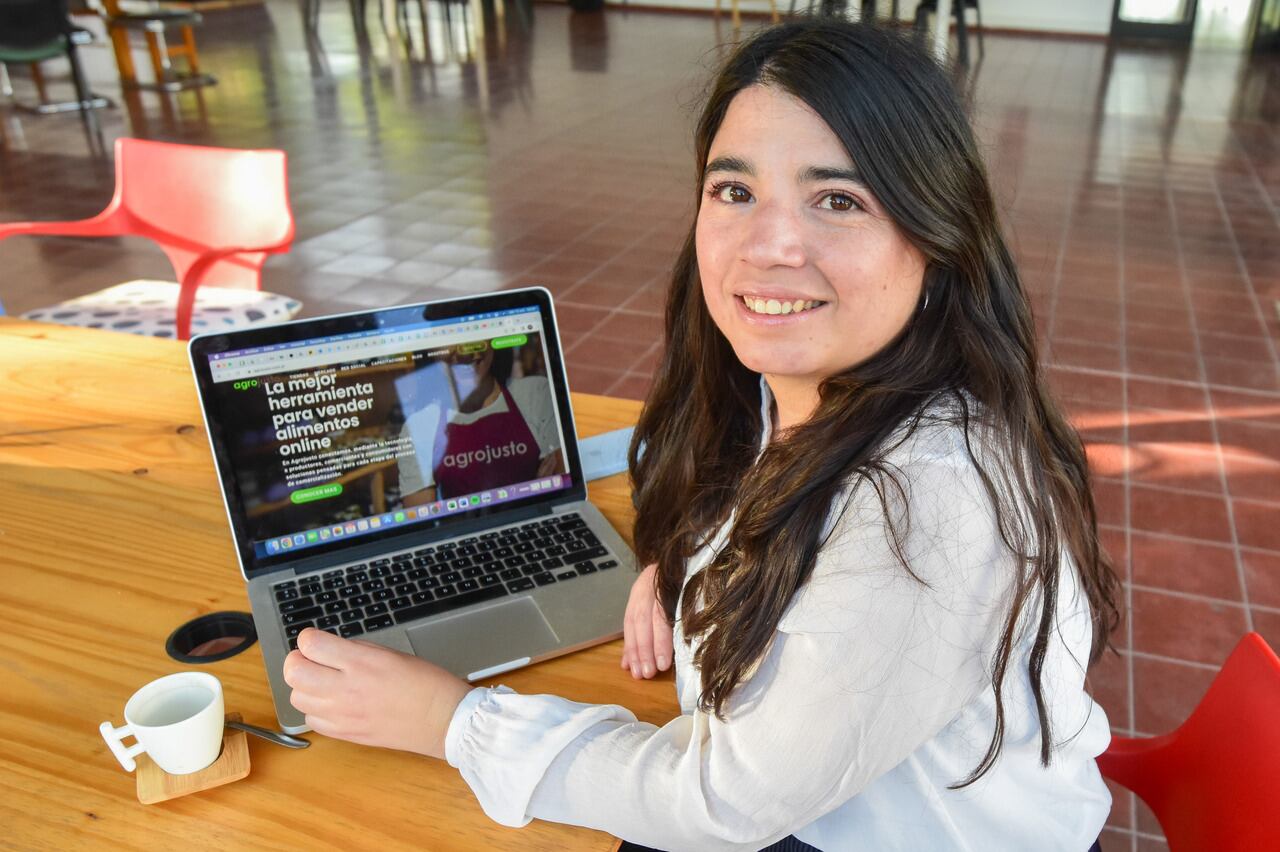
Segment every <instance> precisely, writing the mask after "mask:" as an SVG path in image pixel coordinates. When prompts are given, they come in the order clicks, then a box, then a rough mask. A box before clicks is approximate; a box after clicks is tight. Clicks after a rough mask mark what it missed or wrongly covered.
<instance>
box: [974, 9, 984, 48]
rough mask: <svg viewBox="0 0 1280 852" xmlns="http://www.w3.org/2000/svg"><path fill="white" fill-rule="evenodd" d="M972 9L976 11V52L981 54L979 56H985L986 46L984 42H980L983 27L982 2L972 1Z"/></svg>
mask: <svg viewBox="0 0 1280 852" xmlns="http://www.w3.org/2000/svg"><path fill="white" fill-rule="evenodd" d="M973 11H974V12H976V13H977V14H978V54H979V55H981V56H986V55H987V46H986V45H985V44H983V43H982V41H983V39H982V31H983V29H984V28H983V26H982V4H981V3H974V4H973Z"/></svg>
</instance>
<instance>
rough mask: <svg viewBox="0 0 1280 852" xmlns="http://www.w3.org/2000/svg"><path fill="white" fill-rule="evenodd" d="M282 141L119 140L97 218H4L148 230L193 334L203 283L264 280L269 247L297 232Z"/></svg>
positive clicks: (73, 228) (50, 227)
mask: <svg viewBox="0 0 1280 852" xmlns="http://www.w3.org/2000/svg"><path fill="white" fill-rule="evenodd" d="M293 233H294V228H293V213H292V211H290V209H289V193H288V183H287V178H286V173H285V153H284V152H283V151H274V150H263V151H241V150H234V149H229V148H207V147H203V146H198V145H175V144H170V143H167V142H149V141H145V140H141V139H117V140H116V190H115V195H114V197H113V198H112V199H111V203H110V204H108V205H107V209H105V210H103V211H102V212H101V213H99V214H98V215H97V216H94V217H93V218H92V219H82V220H80V221H76V222H16V223H11V224H7V225H0V240H2V239H4V238H6V237H11V236H14V235H16V234H46V235H57V236H74V237H119V236H141V237H149V238H150V239H152V240H154V241H155V242H157V243H159V244H160V247H161V248H162V249H164V253H165V254H166V255H167V256H168V257H169V261H170V262H171V263H172V264H173V268H174V270H175V271H176V272H177V276H178V282H179V285H180V288H179V291H178V299H177V317H176V334H177V336H178V337H179V338H181V339H184V340H185V339H186V338H188V337H190V334H191V313H192V308H193V306H194V305H195V299H196V290H197V288H199V287H200V286H202V285H210V286H217V287H232V288H241V289H249V290H261V289H262V264H263V262H264V261H265V260H266V257H267V255H268V254H275V253H279V252H286V251H288V250H289V247H290V245H291V244H292V242H293Z"/></svg>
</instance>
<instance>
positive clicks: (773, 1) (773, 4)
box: [769, 0, 780, 24]
mask: <svg viewBox="0 0 1280 852" xmlns="http://www.w3.org/2000/svg"><path fill="white" fill-rule="evenodd" d="M769 11H770V12H771V13H772V15H773V22H774V23H775V24H776V23H778V21H779V20H780V19H779V17H778V4H777V2H776V0H769Z"/></svg>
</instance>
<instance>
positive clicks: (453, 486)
mask: <svg viewBox="0 0 1280 852" xmlns="http://www.w3.org/2000/svg"><path fill="white" fill-rule="evenodd" d="M521 348H522V349H528V348H540V342H539V339H538V338H537V336H534V337H532V338H530V340H529V341H528V342H526V344H525V345H524V346H523V347H521ZM519 354H520V353H518V352H516V351H515V350H514V349H493V348H491V347H489V346H486V347H485V348H484V349H482V350H480V351H479V352H468V353H466V354H462V353H459V352H452V353H450V355H449V356H448V357H447V358H445V359H443V360H441V361H437V362H435V363H434V364H432V365H430V366H429V367H427V368H425V370H424V371H432V372H436V371H441V372H442V375H443V378H444V380H445V384H446V386H447V388H448V396H449V403H448V410H447V413H446V414H444V416H443V417H442V416H441V408H442V406H443V405H444V404H445V401H444V400H431V401H430V402H429V403H428V404H427V405H425V406H421V407H418V408H416V409H413V410H411V411H410V413H409V414H408V416H407V417H406V421H405V427H404V430H403V431H404V432H405V433H406V434H408V435H409V436H410V438H411V440H412V442H413V446H414V453H413V455H412V456H405V457H403V458H401V459H399V460H398V466H399V469H400V490H401V494H402V495H403V504H404V505H405V506H418V505H422V504H425V503H431V502H433V501H436V500H445V499H448V498H454V497H464V496H467V495H471V494H477V493H479V492H483V491H487V490H492V489H496V488H501V487H505V486H510V485H512V484H515V483H519V482H527V481H529V480H532V479H536V478H538V477H542V476H550V475H552V474H556V473H563V472H564V462H563V453H562V451H561V447H560V438H559V432H558V431H557V428H556V421H555V412H554V411H553V410H552V400H551V390H550V386H549V384H548V379H547V377H546V376H545V375H539V374H537V373H531V372H530V371H529V370H521V375H520V376H518V377H513V368H514V366H515V361H516V358H517V356H518V355H519ZM522 360H524V359H522ZM428 384H429V383H428V382H425V381H424V382H411V383H407V385H406V393H405V394H404V397H407V398H408V399H404V398H402V400H403V401H402V404H404V403H405V402H408V401H410V400H412V396H411V394H412V393H415V392H416V393H421V394H423V395H424V396H429V393H424V392H423V391H422V387H423V386H424V385H428ZM408 388H413V389H415V390H413V391H409V390H408ZM442 420H443V423H442V422H441V421H442ZM424 465H425V466H426V468H427V470H428V471H429V472H430V477H429V478H424V477H423V475H422V470H423V467H424Z"/></svg>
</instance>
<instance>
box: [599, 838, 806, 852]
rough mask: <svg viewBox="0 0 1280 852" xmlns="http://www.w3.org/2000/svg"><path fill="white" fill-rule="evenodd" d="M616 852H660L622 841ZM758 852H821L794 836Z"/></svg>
mask: <svg viewBox="0 0 1280 852" xmlns="http://www.w3.org/2000/svg"><path fill="white" fill-rule="evenodd" d="M618 852H661V850H660V849H652V848H650V847H648V846H640V845H639V844H636V843H628V842H627V841H625V840H624V841H622V845H621V846H619V847H618ZM760 852H821V850H819V849H818V847H816V846H810V845H809V844H808V843H805V842H804V841H803V840H796V838H795V837H794V836H791V837H784V838H782V839H781V840H779V841H778V842H777V843H774V844H773V845H771V846H766V847H765V848H763V849H761V850H760Z"/></svg>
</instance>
